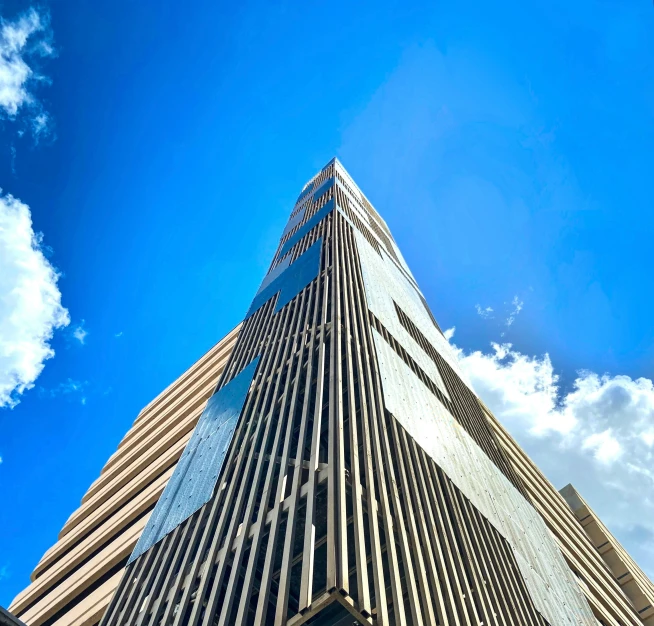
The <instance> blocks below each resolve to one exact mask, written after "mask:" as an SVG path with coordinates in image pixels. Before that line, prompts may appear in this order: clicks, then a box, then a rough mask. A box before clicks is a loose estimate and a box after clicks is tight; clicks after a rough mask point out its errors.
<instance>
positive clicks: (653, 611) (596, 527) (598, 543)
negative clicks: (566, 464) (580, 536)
mask: <svg viewBox="0 0 654 626" xmlns="http://www.w3.org/2000/svg"><path fill="white" fill-rule="evenodd" d="M560 493H561V495H562V496H563V497H564V499H565V501H566V502H567V503H568V506H569V507H570V508H571V509H572V511H573V512H574V514H575V517H576V518H577V519H578V520H579V523H580V524H581V526H582V528H583V529H584V531H585V533H586V534H587V535H588V538H589V539H590V540H591V542H592V544H593V546H595V549H596V550H597V551H598V552H599V554H600V556H601V557H602V560H603V561H604V563H606V565H607V566H608V568H609V569H610V570H611V574H613V577H614V578H615V579H616V581H618V584H619V585H620V587H621V589H622V590H623V591H624V593H625V595H626V596H627V597H628V598H629V599H630V600H631V603H632V604H633V606H634V608H635V609H636V611H638V615H639V616H640V619H641V620H642V621H643V623H644V624H645V625H646V626H654V585H653V584H652V581H651V580H650V579H649V578H647V576H646V575H645V573H644V572H643V571H642V570H641V569H640V567H638V565H637V564H636V562H635V561H634V560H633V559H632V558H631V556H630V555H629V553H628V552H627V551H626V550H625V549H624V548H623V547H622V546H621V545H620V542H619V541H618V540H617V539H616V538H615V537H614V536H613V535H612V534H611V533H610V532H609V529H608V528H607V527H606V526H604V524H603V523H602V520H601V519H600V518H599V517H597V515H596V514H595V512H594V511H593V509H591V508H590V507H589V506H588V503H587V502H586V501H585V500H584V499H583V498H582V497H581V495H580V494H579V493H578V492H577V490H576V489H575V488H574V487H573V486H572V485H566V486H565V487H564V488H563V489H561V491H560Z"/></svg>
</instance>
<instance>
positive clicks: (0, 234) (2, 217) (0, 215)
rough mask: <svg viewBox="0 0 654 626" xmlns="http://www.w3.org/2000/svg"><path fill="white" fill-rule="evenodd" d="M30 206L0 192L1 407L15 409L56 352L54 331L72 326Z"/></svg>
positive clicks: (56, 274) (56, 276)
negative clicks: (53, 340) (35, 230)
mask: <svg viewBox="0 0 654 626" xmlns="http://www.w3.org/2000/svg"><path fill="white" fill-rule="evenodd" d="M41 240H42V235H41V234H40V233H35V232H34V230H33V227H32V218H31V214H30V209H29V207H28V206H27V205H26V204H24V203H23V202H21V201H20V200H18V199H17V198H14V197H13V196H11V195H1V192H0V267H1V268H2V271H1V272H0V407H5V406H8V407H13V406H15V405H16V404H17V403H18V402H19V396H20V395H21V394H22V393H24V392H25V391H26V390H27V389H30V388H31V387H33V386H34V381H35V380H36V379H37V377H38V376H39V374H40V373H41V371H42V370H43V366H44V362H45V361H46V360H47V359H50V358H52V357H53V356H54V350H53V349H52V347H51V346H50V340H51V339H52V336H53V332H54V330H55V329H57V328H62V327H64V326H66V325H68V324H69V322H70V317H69V315H68V311H67V310H66V309H65V308H64V307H63V306H62V304H61V292H60V291H59V287H58V285H57V281H58V279H59V274H58V273H57V270H56V269H55V268H54V267H53V266H52V264H51V263H50V262H49V261H48V259H47V258H46V257H45V255H44V254H43V250H42V246H41Z"/></svg>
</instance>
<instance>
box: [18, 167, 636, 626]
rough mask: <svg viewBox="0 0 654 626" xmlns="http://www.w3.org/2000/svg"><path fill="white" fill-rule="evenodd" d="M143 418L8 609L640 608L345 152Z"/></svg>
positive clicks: (272, 612) (157, 612) (632, 625)
mask: <svg viewBox="0 0 654 626" xmlns="http://www.w3.org/2000/svg"><path fill="white" fill-rule="evenodd" d="M171 389H172V390H174V391H173V392H171V391H170V390H171ZM175 390H176V391H175ZM193 426H194V429H193V432H192V434H191V429H192V428H193ZM135 429H136V432H135V433H132V431H134V430H135ZM132 431H130V433H132V434H130V433H128V435H126V437H125V439H124V440H123V442H122V443H121V446H120V447H119V450H118V452H117V453H116V454H115V455H114V457H112V459H110V461H109V462H108V463H107V466H106V467H105V470H103V474H102V475H101V477H100V479H98V481H96V483H94V485H92V487H91V489H89V493H88V494H87V496H85V499H84V501H83V503H82V507H81V508H80V509H79V510H78V511H77V512H76V513H75V514H73V516H71V520H72V522H71V520H69V522H67V524H66V526H65V527H64V530H62V535H61V538H60V542H59V543H58V544H55V546H54V547H53V548H52V549H51V550H50V551H49V552H48V553H46V555H45V556H44V558H43V560H42V561H41V563H40V564H39V566H37V569H36V570H35V577H34V582H33V583H32V585H30V587H28V588H27V589H26V591H25V592H23V593H22V594H21V595H19V597H18V598H17V599H16V600H15V601H14V603H13V604H12V607H11V608H12V611H13V612H14V613H16V614H17V615H18V616H19V617H20V618H21V619H23V621H25V622H26V623H28V624H29V625H30V626H32V624H33V625H34V626H42V625H45V626H51V625H54V624H57V625H58V626H64V625H69V624H77V625H79V626H82V625H84V626H86V625H87V624H88V625H89V626H91V625H94V624H97V623H98V621H100V617H101V616H102V614H103V613H104V617H102V621H101V624H103V625H107V626H109V625H121V626H122V625H127V624H129V625H131V624H134V625H145V624H153V625H155V626H158V625H159V624H166V625H167V624H175V625H186V624H193V625H197V624H206V625H208V624H212V625H213V624H220V625H223V624H225V625H226V624H280V625H281V624H289V625H299V624H303V623H311V624H341V623H342V624H352V623H359V624H370V625H372V624H397V625H404V624H406V625H416V626H417V625H419V624H456V625H472V624H475V625H477V624H496V625H500V624H511V625H515V626H522V625H523V624H524V625H527V624H528V625H533V626H545V625H547V624H550V625H551V626H558V625H568V624H570V625H572V624H575V625H594V624H597V623H603V624H606V625H609V624H610V625H611V626H618V625H622V626H627V625H629V626H638V625H639V624H642V623H643V622H642V620H641V619H640V617H639V614H638V611H637V610H636V608H635V607H634V604H633V602H632V600H630V598H629V597H628V596H627V595H626V594H625V593H624V591H623V589H622V588H621V586H620V585H619V583H618V581H617V580H616V577H615V576H614V575H613V574H612V572H611V571H610V570H609V568H607V567H606V565H605V563H604V562H603V561H602V558H601V556H600V554H599V553H598V551H597V549H596V548H595V546H593V544H592V543H591V541H590V539H589V536H588V535H587V534H586V532H585V531H584V529H583V527H582V526H581V524H580V523H579V521H578V520H577V518H576V517H575V515H574V513H573V511H572V510H571V509H570V507H568V506H567V504H566V502H565V500H564V499H563V498H562V497H561V496H560V495H559V494H558V492H557V491H556V490H555V489H554V487H552V485H550V484H549V483H548V482H547V480H546V479H545V478H544V476H543V475H542V474H541V473H540V472H539V471H538V469H537V468H536V467H535V466H534V465H533V463H531V461H530V460H529V459H528V458H527V457H526V455H525V454H524V452H522V451H521V450H520V448H519V447H518V446H517V444H516V443H515V442H514V441H513V440H512V439H511V437H510V435H509V434H508V433H507V432H506V431H505V430H504V429H503V427H502V426H501V425H500V424H499V423H498V422H497V420H495V418H494V417H493V416H492V415H491V414H490V412H489V411H488V410H487V409H486V407H484V405H483V404H482V403H481V402H480V401H479V399H478V398H477V397H476V395H475V394H474V391H473V390H472V389H471V387H470V385H469V383H468V381H467V380H466V379H465V376H464V375H463V373H462V372H461V371H460V369H459V367H458V364H457V361H456V357H455V356H454V355H453V353H452V351H451V348H450V346H449V344H448V342H447V340H446V339H445V338H444V337H443V335H442V333H441V331H440V329H439V327H438V325H437V323H436V321H435V320H434V318H433V316H432V314H431V312H430V310H429V308H428V306H427V303H426V302H425V299H424V297H423V296H422V294H421V292H420V290H419V288H418V285H417V283H416V281H415V279H414V277H413V275H412V274H411V272H410V270H409V268H408V267H407V265H406V263H405V261H404V259H403V257H402V255H401V253H400V251H399V249H398V248H397V246H396V244H395V242H394V240H393V238H392V236H391V233H390V232H389V230H388V227H387V226H386V224H385V222H384V221H383V220H382V219H381V217H380V216H379V215H378V213H377V212H376V211H375V209H374V208H373V207H372V205H371V204H370V203H369V201H368V200H367V199H366V197H365V196H364V195H363V194H362V193H361V191H360V190H359V188H358V187H357V186H356V184H355V183H354V182H353V181H352V179H351V178H350V177H349V175H348V174H347V172H346V171H345V169H344V168H343V167H342V165H341V164H340V163H339V162H338V161H337V160H333V161H331V162H330V163H329V164H328V165H327V166H326V167H325V168H323V170H321V171H320V172H319V173H318V174H317V175H316V176H315V177H314V178H313V179H311V181H309V183H307V185H306V186H305V188H304V189H303V190H302V193H301V194H300V196H299V198H298V200H297V203H296V205H295V207H294V208H293V211H292V213H291V216H290V218H289V221H288V224H287V226H286V228H285V229H284V232H283V233H282V237H281V240H280V244H279V247H278V250H277V253H276V255H275V258H274V259H273V262H272V264H271V266H270V270H269V272H268V274H267V275H266V277H265V278H264V280H263V282H262V284H261V286H260V287H259V290H258V292H257V293H256V295H255V297H254V300H253V302H252V304H251V306H250V308H249V310H248V312H247V313H246V316H245V319H244V321H243V323H242V325H241V326H239V327H238V328H237V330H236V331H234V332H233V333H232V334H231V335H230V336H228V337H227V338H226V339H225V340H223V341H222V342H221V343H219V344H218V345H217V346H216V348H214V349H213V350H212V351H211V352H210V353H209V354H208V355H206V356H205V357H204V359H203V360H201V361H200V362H199V364H196V365H195V366H194V367H193V368H191V370H189V372H188V373H187V374H185V375H184V376H183V377H182V378H181V379H180V381H177V382H176V383H174V384H173V385H172V386H171V388H169V390H167V392H164V394H162V396H160V398H159V399H157V400H155V401H154V402H153V403H152V404H151V405H149V407H146V409H144V411H143V412H142V413H141V415H140V417H139V418H138V419H137V421H136V422H135V425H134V428H133V429H132ZM171 432H175V433H176V435H175V436H174V437H172V436H171ZM169 440H171V441H172V440H174V441H173V443H170V442H169ZM162 442H165V443H162ZM153 446H158V447H157V449H156V450H154V449H153ZM182 449H183V450H184V451H183V452H182ZM166 455H167V456H166ZM164 456H165V458H166V459H167V460H166V461H165V462H164V461H161V460H160V459H161V458H162V457H164ZM155 466H156V469H154V467H155ZM146 471H150V473H149V474H148V478H147V479H146V478H144V479H143V480H141V482H138V481H139V477H140V476H141V473H143V472H146ZM155 475H156V478H155ZM157 480H158V481H159V482H157V483H156V486H153V485H154V483H155V482H156V481H157ZM135 481H137V482H138V486H137V484H136V482H135ZM164 485H165V488H164ZM130 490H131V491H130ZM146 491H147V493H148V496H147V497H146V496H144V495H143V494H144V493H145V492H146ZM128 492H129V493H130V494H131V495H129V496H128V495H126V494H127V493H128ZM118 493H121V494H122V499H121V498H119V497H117V496H116V494H118ZM112 498H113V505H107V503H108V502H109V501H111V500H112ZM155 501H156V502H157V503H156V506H155V505H154V502H155ZM89 502H93V503H94V504H93V505H89V504H88V503H89ZM129 503H131V504H129ZM103 507H104V508H103ZM112 507H113V508H112ZM98 509H102V510H105V509H108V510H111V511H112V513H110V514H109V517H107V516H105V517H103V518H102V519H97V520H95V521H92V522H90V523H88V522H87V524H88V526H89V527H90V528H88V527H87V528H85V529H83V530H79V531H75V529H76V528H77V526H78V525H79V524H81V523H83V522H82V520H85V519H87V520H88V519H89V518H90V519H93V518H94V517H95V515H96V514H95V513H94V511H96V510H98ZM116 511H118V512H119V513H118V519H120V520H122V522H121V523H122V525H120V523H118V522H117V521H116V520H114V521H113V522H111V521H109V520H110V519H113V517H112V516H113V515H114V514H115V512H116ZM121 511H122V512H121ZM118 526H120V530H116V529H117V528H118ZM98 529H99V530H98ZM73 532H77V534H76V535H71V533H73ZM69 535H71V537H73V538H71V539H69V540H68V541H67V540H66V537H68V536H69ZM89 537H92V539H91V540H89ZM137 539H138V541H137ZM66 541H67V543H66V545H65V546H64V547H59V548H58V547H57V546H59V544H61V543H62V542H66ZM108 542H109V543H108ZM135 544H136V545H135ZM130 553H131V554H130ZM52 554H54V555H56V556H54V557H53V556H52ZM101 554H103V555H104V557H103V558H104V560H103V558H98V557H99V555H101ZM49 555H50V556H49ZM94 559H95V561H94ZM100 562H102V563H106V564H105V565H103V566H102V567H100V566H99V565H100ZM109 563H110V564H109ZM47 568H50V569H47ZM48 572H50V575H49V576H50V578H48ZM57 576H58V578H57ZM89 578H94V579H95V580H94V581H93V582H92V583H90V584H88V585H87V588H86V591H82V592H81V593H77V594H76V593H75V590H78V591H79V590H80V589H81V587H82V581H88V580H89ZM119 578H120V583H119V584H118V579H119ZM48 580H50V582H49V583H48V582H47V581H48ZM39 581H43V582H39ZM76 584H77V587H76V586H75V585H76ZM39 585H40V586H39ZM57 590H60V591H57ZM99 590H101V591H99ZM66 592H68V595H65V593H66ZM84 594H86V595H84ZM80 596H81V597H80ZM57 598H58V600H57ZM62 598H64V599H62ZM65 600H67V603H65ZM107 604H108V608H107V610H106V611H104V608H105V607H107Z"/></svg>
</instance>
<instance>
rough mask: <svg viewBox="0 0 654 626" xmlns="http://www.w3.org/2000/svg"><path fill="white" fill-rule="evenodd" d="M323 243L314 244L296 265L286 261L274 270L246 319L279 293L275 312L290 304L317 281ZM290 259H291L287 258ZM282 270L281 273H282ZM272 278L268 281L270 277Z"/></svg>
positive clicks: (258, 293)
mask: <svg viewBox="0 0 654 626" xmlns="http://www.w3.org/2000/svg"><path fill="white" fill-rule="evenodd" d="M321 249H322V241H320V240H318V241H317V242H316V243H314V244H313V245H312V246H311V247H310V248H309V249H308V250H307V251H306V252H305V253H304V254H303V255H302V256H300V257H299V258H298V259H297V260H296V261H295V263H293V264H291V265H288V263H287V262H286V260H282V262H281V263H280V264H279V265H278V266H277V267H275V268H274V269H272V270H271V271H270V272H269V274H268V276H266V278H264V281H263V283H262V284H261V287H259V291H258V292H257V295H256V296H255V297H254V300H253V301H252V304H251V305H250V308H249V309H248V312H247V313H246V315H245V319H248V318H249V317H250V316H252V315H253V314H254V313H256V312H257V311H258V310H259V309H260V308H261V307H262V306H263V305H264V304H265V303H266V302H267V301H268V300H270V298H272V297H273V296H274V295H275V294H277V293H279V298H278V299H277V305H276V306H275V312H277V311H279V310H280V309H281V308H282V307H283V306H285V305H286V304H288V303H289V302H290V301H291V300H292V299H293V298H295V296H297V295H298V293H300V291H302V289H304V288H305V287H306V286H307V285H308V284H309V283H310V282H311V281H312V280H315V278H316V276H317V275H318V270H319V268H320V251H321ZM286 258H288V259H290V257H286ZM280 268H281V271H280ZM269 276H270V277H271V279H270V280H268V277H269Z"/></svg>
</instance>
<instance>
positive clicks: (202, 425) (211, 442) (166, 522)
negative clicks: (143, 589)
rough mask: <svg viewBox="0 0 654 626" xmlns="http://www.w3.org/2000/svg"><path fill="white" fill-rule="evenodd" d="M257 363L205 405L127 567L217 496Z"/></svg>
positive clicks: (244, 370) (256, 360)
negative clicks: (221, 476)
mask: <svg viewBox="0 0 654 626" xmlns="http://www.w3.org/2000/svg"><path fill="white" fill-rule="evenodd" d="M258 363H259V357H255V358H254V359H253V361H252V362H251V363H250V364H249V365H247V366H246V367H245V368H243V370H242V371H241V373H240V374H238V375H237V376H236V377H234V378H233V379H232V380H231V381H230V382H229V383H227V384H226V385H225V386H224V387H222V388H221V389H219V390H218V391H217V392H216V393H215V394H214V395H213V396H211V398H209V401H208V402H207V406H206V407H205V409H204V411H203V412H202V415H201V416H200V420H199V421H198V424H197V426H196V427H195V430H194V431H193V434H192V435H191V439H190V440H189V442H188V444H187V446H186V448H185V449H184V452H183V454H182V456H181V457H180V459H179V462H178V463H177V466H176V467H175V471H174V472H173V475H172V476H171V478H170V480H169V481H168V484H167V485H166V488H165V489H164V492H163V493H162V494H161V498H159V501H158V502H157V506H156V507H155V508H154V511H152V515H151V516H150V519H149V520H148V523H147V524H146V526H145V528H144V529H143V533H142V534H141V536H140V537H139V540H138V543H137V544H136V547H135V548H134V552H132V555H131V556H130V558H129V561H128V563H131V562H132V561H134V560H135V559H137V558H138V557H139V556H140V555H141V554H143V553H144V552H146V551H147V550H149V549H150V548H151V547H152V546H153V545H154V544H155V543H157V542H159V541H161V540H162V539H163V538H164V537H165V536H166V535H167V534H168V533H170V532H172V531H173V530H174V529H175V528H177V526H179V525H180V524H181V523H182V522H183V521H184V520H185V519H187V518H188V517H190V516H191V515H193V513H195V512H196V511H197V510H198V509H200V507H202V505H204V504H206V503H207V502H208V501H209V500H210V499H211V496H212V495H213V491H214V489H215V487H216V481H217V480H218V475H219V474H220V470H221V468H222V465H223V461H224V459H225V455H226V454H227V450H228V449H229V446H230V444H231V442H232V436H233V434H234V429H235V428H236V422H237V420H238V418H239V416H240V415H241V411H242V410H243V404H244V403H245V397H246V395H247V392H248V390H249V389H250V385H251V384H252V379H253V378H254V374H255V372H256V369H257V364H258Z"/></svg>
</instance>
